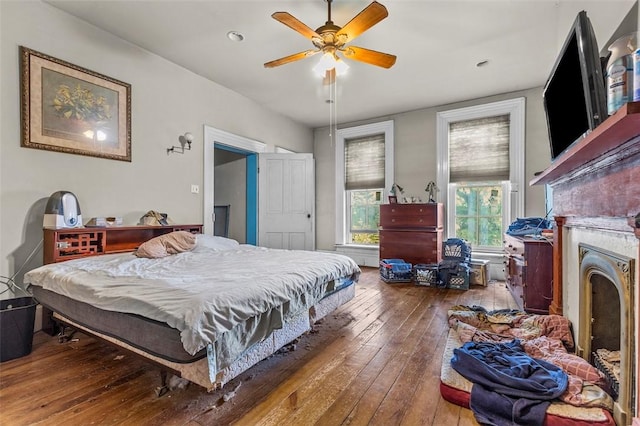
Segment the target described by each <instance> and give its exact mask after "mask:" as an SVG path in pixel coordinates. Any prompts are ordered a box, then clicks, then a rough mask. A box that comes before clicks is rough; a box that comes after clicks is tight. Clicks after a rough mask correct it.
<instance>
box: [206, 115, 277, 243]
mask: <svg viewBox="0 0 640 426" xmlns="http://www.w3.org/2000/svg"><path fill="white" fill-rule="evenodd" d="M204 142H205V143H204V187H203V194H204V232H205V233H206V234H209V235H211V234H214V228H215V227H214V207H215V205H229V206H230V207H229V210H230V219H229V237H230V238H233V239H236V240H238V241H239V242H241V243H242V242H244V243H246V244H253V245H257V243H258V153H262V152H265V147H266V145H265V144H264V143H262V142H258V141H255V140H251V139H248V138H244V137H242V136H238V135H235V134H233V133H229V132H225V131H223V130H219V129H215V128H213V127H209V126H204ZM219 156H220V157H221V159H220V161H219V160H218V157H219ZM227 164H228V166H226V165H227ZM219 167H221V168H219ZM243 167H244V169H243ZM242 170H244V174H243V171H242ZM217 174H219V176H216V175H217ZM218 191H221V195H220V197H219V196H218ZM225 192H226V193H229V192H235V193H236V194H235V195H234V196H233V198H231V199H229V198H227V195H224V194H225ZM242 194H244V200H240V198H242ZM243 203H244V207H242V204H243ZM240 215H242V216H244V219H240V218H238V216H240ZM243 233H244V235H243Z"/></svg>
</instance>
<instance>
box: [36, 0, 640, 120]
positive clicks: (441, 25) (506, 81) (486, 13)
mask: <svg viewBox="0 0 640 426" xmlns="http://www.w3.org/2000/svg"><path fill="white" fill-rule="evenodd" d="M379 1H380V3H382V4H383V5H385V6H386V7H387V9H388V11H389V16H388V17H387V18H386V19H384V20H383V21H381V22H380V23H378V24H377V25H375V26H373V27H372V28H370V29H369V30H367V31H366V32H365V33H363V34H362V35H360V36H359V37H358V38H356V39H355V40H354V41H352V42H351V43H349V44H350V45H355V46H360V47H365V48H369V49H373V50H378V51H381V52H386V53H391V54H394V55H396V56H397V62H396V64H395V65H394V66H393V67H392V68H390V69H384V68H379V67H376V66H372V65H367V64H364V63H360V62H356V61H352V60H347V63H348V64H349V65H350V69H349V71H348V74H347V75H346V76H344V77H338V82H337V85H336V86H335V91H334V93H335V95H336V103H335V106H336V111H337V120H338V122H342V123H344V122H351V121H357V120H363V119H369V118H374V117H381V116H385V115H388V114H393V113H398V112H404V111H411V110H415V109H420V108H427V107H432V106H438V105H445V104H448V103H453V102H458V101H463V100H468V99H474V98H480V97H485V96H490V95H494V94H499V93H506V92H511V91H515V90H521V89H528V88H532V87H539V86H542V85H544V83H545V81H546V78H547V76H548V74H549V71H550V70H551V67H552V65H553V63H554V61H555V58H556V55H557V52H558V51H559V49H560V47H561V45H562V43H563V42H564V39H565V37H566V35H567V33H568V31H569V28H570V26H571V24H572V22H573V20H574V18H575V16H576V15H577V13H578V12H579V11H580V10H586V11H587V14H588V16H589V17H590V18H591V22H592V24H593V27H594V30H595V33H596V35H597V37H598V43H599V45H600V48H603V47H605V46H606V44H605V43H608V41H609V39H610V37H611V36H612V34H613V32H614V31H615V29H616V28H617V26H618V25H619V23H620V22H621V21H622V20H623V18H624V17H625V15H627V13H628V12H629V10H630V9H631V7H632V6H633V4H634V2H635V0H601V1H595V0H585V1H580V0H555V1H552V0H494V1H485V0H467V1H461V0H440V1H436V0H422V1H418V0H379ZM47 3H49V4H51V5H52V6H54V7H56V8H59V9H61V10H64V11H66V12H68V13H70V14H72V15H75V16H77V17H79V18H81V19H83V20H85V21H87V22H89V23H91V24H93V25H96V26H97V27H100V28H102V29H104V30H106V31H108V32H110V33H113V34H115V35H116V36H118V37H121V38H123V39H125V40H128V41H129V42H131V43H133V44H136V45H138V46H140V47H142V48H144V49H146V50H148V51H150V52H153V53H155V54H157V55H159V56H162V57H164V58H166V59H168V60H169V61H172V62H174V63H176V64H179V65H181V66H182V67H184V68H186V69H189V70H191V71H193V72H194V73H196V74H199V75H201V76H203V77H205V78H207V79H209V80H212V81H215V82H216V83H218V84H220V85H222V86H225V87H227V88H229V89H231V90H233V91H235V92H237V93H240V94H242V95H244V96H246V97H248V98H251V99H253V100H254V101H255V102H257V103H258V104H260V105H263V106H264V107H266V108H269V109H271V110H274V111H277V112H279V113H281V114H283V115H285V116H288V117H290V118H291V119H293V120H295V121H297V122H299V123H302V124H304V125H306V126H309V127H312V128H315V127H322V126H327V125H328V124H329V106H328V104H327V100H328V99H329V97H330V92H329V90H330V88H331V87H333V86H324V85H323V84H322V80H321V79H319V78H318V77H316V76H315V75H314V74H313V72H312V67H313V66H314V65H315V63H316V62H317V61H318V60H319V56H314V57H311V58H306V59H303V60H301V61H298V62H294V63H290V64H286V65H282V66H280V67H277V68H272V69H267V68H264V67H263V64H264V63H265V62H268V61H271V60H273V59H278V58H280V57H283V56H287V55H290V54H293V53H297V52H300V51H304V50H307V49H311V48H313V45H312V44H311V42H310V41H309V40H308V39H306V38H304V37H303V36H302V35H300V34H298V33H297V32H295V31H293V30H292V29H290V28H288V27H286V26H285V25H283V24H281V23H280V22H277V21H276V20H274V19H273V18H271V14H272V13H274V12H276V11H285V12H289V13H291V14H292V15H293V16H295V17H296V18H298V19H299V20H300V21H302V22H303V23H305V24H306V25H308V26H309V27H311V28H312V29H315V28H317V27H319V26H321V25H323V24H324V23H325V21H326V20H327V3H326V2H325V1H323V0H298V1H275V0H253V1H245V0H225V1H221V0H209V1H204V0H201V1H187V0H173V1H167V0H161V1H154V0H147V1H120V0H111V1H100V0H85V1H77V0H71V1H68V0H64V1H62V0H49V1H47ZM369 3H370V0H334V2H333V3H332V20H333V22H334V23H335V24H336V25H339V26H344V25H345V24H346V23H347V22H348V21H349V20H350V19H351V18H352V17H353V16H355V15H356V14H357V13H358V12H360V11H361V10H362V9H364V8H365V7H366V6H367V5H368V4H369ZM229 31H237V32H240V33H242V34H243V35H244V41H242V42H234V41H231V40H229V38H227V36H226V34H227V33H228V32H229ZM480 61H488V62H487V63H486V65H483V66H477V64H478V63H479V62H480Z"/></svg>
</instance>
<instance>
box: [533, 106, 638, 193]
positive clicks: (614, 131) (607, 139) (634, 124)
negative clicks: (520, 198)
mask: <svg viewBox="0 0 640 426" xmlns="http://www.w3.org/2000/svg"><path fill="white" fill-rule="evenodd" d="M639 135H640V102H629V103H626V104H624V105H623V106H622V107H621V108H620V109H619V110H618V111H616V113H615V114H614V115H612V116H611V117H609V118H608V119H607V120H605V121H604V122H603V123H602V124H600V125H599V126H598V127H596V129H595V130H594V131H593V132H591V133H589V134H588V135H587V136H585V137H584V138H583V139H582V140H579V141H577V142H576V143H575V144H573V145H571V146H570V147H569V148H568V149H567V151H566V152H564V153H563V154H562V155H560V156H559V157H558V158H557V159H556V160H555V161H554V162H553V163H552V164H551V166H549V167H548V168H547V169H545V170H544V171H543V172H542V173H540V174H539V175H538V176H536V177H535V178H534V179H533V180H531V182H530V185H539V184H545V183H548V184H552V185H553V183H555V182H557V181H562V180H566V179H567V178H569V177H571V176H573V175H574V174H575V173H576V172H578V173H579V172H580V171H582V172H585V170H584V168H585V166H586V165H587V164H589V163H591V162H593V161H594V160H597V159H600V158H602V157H603V156H604V155H605V154H607V153H608V152H609V151H612V150H615V149H616V148H619V147H620V146H621V145H622V144H624V142H627V141H629V140H632V139H634V138H637V137H638V136H639Z"/></svg>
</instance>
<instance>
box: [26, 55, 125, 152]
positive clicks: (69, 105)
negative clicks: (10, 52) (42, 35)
mask: <svg viewBox="0 0 640 426" xmlns="http://www.w3.org/2000/svg"><path fill="white" fill-rule="evenodd" d="M20 65H21V70H20V86H21V91H22V95H21V111H22V132H21V133H22V139H21V146H23V147H27V148H37V149H46V150H50V151H58V152H66V153H71V154H79V155H90V156H94V157H102V158H110V159H113V160H122V161H131V85H130V84H127V83H123V82H121V81H118V80H116V79H113V78H111V77H107V76H105V75H102V74H99V73H97V72H94V71H90V70H88V69H85V68H82V67H79V66H77V65H73V64H70V63H68V62H65V61H62V60H60V59H56V58H53V57H51V56H48V55H45V54H43V53H40V52H36V51H34V50H31V49H29V48H26V47H24V46H21V47H20Z"/></svg>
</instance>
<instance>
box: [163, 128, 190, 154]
mask: <svg viewBox="0 0 640 426" xmlns="http://www.w3.org/2000/svg"><path fill="white" fill-rule="evenodd" d="M178 141H179V142H180V146H175V145H174V146H172V147H171V148H167V155H169V153H171V152H176V153H178V154H184V152H185V151H190V150H191V142H193V135H192V134H191V133H189V132H187V133H185V134H184V135H180V136H178ZM178 150H179V151H178Z"/></svg>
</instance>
